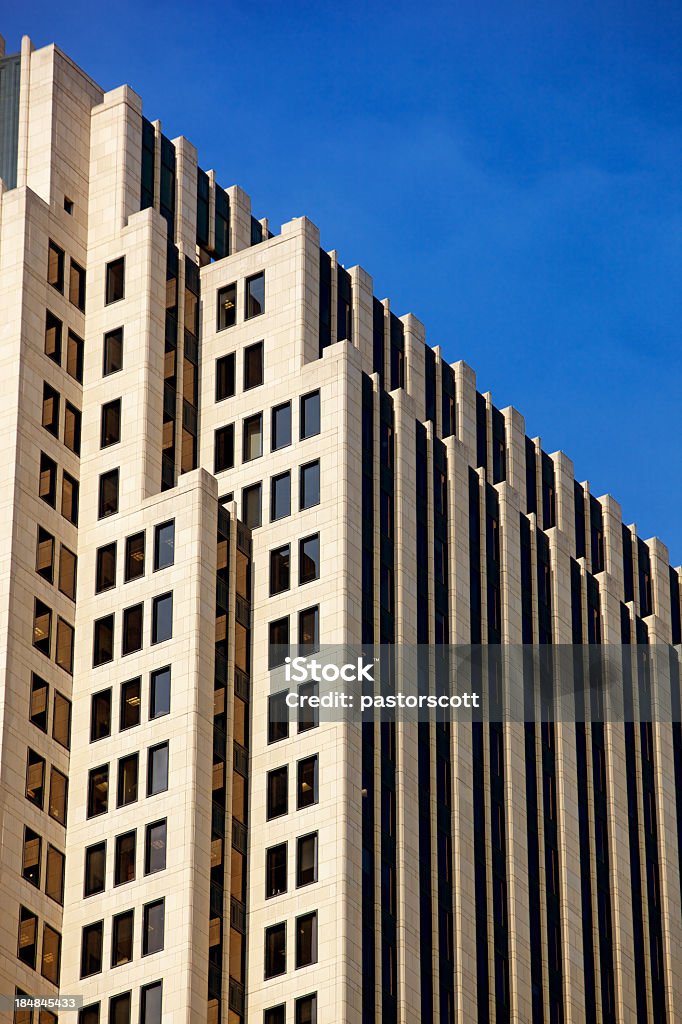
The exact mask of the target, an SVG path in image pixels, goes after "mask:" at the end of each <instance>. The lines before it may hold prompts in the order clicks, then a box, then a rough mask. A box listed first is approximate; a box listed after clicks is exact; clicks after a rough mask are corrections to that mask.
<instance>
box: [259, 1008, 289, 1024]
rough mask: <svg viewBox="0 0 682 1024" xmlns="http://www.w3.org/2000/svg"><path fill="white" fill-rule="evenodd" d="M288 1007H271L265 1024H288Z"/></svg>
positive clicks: (265, 1015)
mask: <svg viewBox="0 0 682 1024" xmlns="http://www.w3.org/2000/svg"><path fill="white" fill-rule="evenodd" d="M286 1021H287V1006H286V1003H279V1005H278V1006H271V1007H270V1008H269V1009H268V1010H266V1011H265V1014H264V1016H263V1024H286Z"/></svg>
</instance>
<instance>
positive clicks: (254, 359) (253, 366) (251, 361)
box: [244, 341, 263, 391]
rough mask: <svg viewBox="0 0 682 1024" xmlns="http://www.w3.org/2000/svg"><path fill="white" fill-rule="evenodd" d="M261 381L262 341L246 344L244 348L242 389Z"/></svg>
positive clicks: (256, 385) (256, 384)
mask: <svg viewBox="0 0 682 1024" xmlns="http://www.w3.org/2000/svg"><path fill="white" fill-rule="evenodd" d="M262 383H263V342H262V341H258V342H256V344H255V345H247V347H246V348H245V349H244V391H249V390H250V389H251V388H257V387H258V386H259V385H260V384H262Z"/></svg>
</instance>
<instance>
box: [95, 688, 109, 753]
mask: <svg viewBox="0 0 682 1024" xmlns="http://www.w3.org/2000/svg"><path fill="white" fill-rule="evenodd" d="M106 736H111V690H100V692H99V693H93V695H92V700H91V702H90V742H91V743H95V742H96V741H97V740H103V739H104V738H105V737H106Z"/></svg>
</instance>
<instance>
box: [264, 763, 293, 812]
mask: <svg viewBox="0 0 682 1024" xmlns="http://www.w3.org/2000/svg"><path fill="white" fill-rule="evenodd" d="M288 810H289V769H288V767H287V765H283V766H282V767H281V768H273V770H272V771H270V772H268V779H267V820H268V821H270V820H271V818H279V817H281V815H283V814H286V813H287V812H288Z"/></svg>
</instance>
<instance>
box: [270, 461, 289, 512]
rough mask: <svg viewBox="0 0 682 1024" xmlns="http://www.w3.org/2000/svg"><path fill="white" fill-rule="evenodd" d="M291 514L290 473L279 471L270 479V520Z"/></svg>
mask: <svg viewBox="0 0 682 1024" xmlns="http://www.w3.org/2000/svg"><path fill="white" fill-rule="evenodd" d="M289 515H291V473H280V475H279V476H273V477H272V479H271V481H270V522H273V523H274V522H275V521H276V520H277V519H285V518H286V517H287V516H289Z"/></svg>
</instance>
